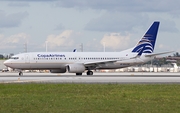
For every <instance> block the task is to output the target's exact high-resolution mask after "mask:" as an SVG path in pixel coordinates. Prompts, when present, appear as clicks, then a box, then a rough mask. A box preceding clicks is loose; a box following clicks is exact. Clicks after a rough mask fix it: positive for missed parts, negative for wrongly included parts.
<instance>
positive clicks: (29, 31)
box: [0, 0, 180, 54]
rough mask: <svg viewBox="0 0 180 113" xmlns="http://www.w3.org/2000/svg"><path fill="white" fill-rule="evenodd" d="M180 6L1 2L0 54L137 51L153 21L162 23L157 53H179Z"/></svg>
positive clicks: (84, 0) (108, 0) (82, 0)
mask: <svg viewBox="0 0 180 113" xmlns="http://www.w3.org/2000/svg"><path fill="white" fill-rule="evenodd" d="M179 4H180V1H179V0H173V1H172V0H163V1H162V0H161V1H157V0H4V1H3V0H2V1H0V54H8V53H14V54H18V53H22V52H25V51H26V50H27V51H28V52H38V51H41V52H42V51H46V50H47V51H53V52H61V51H63V52H65V51H66V52H71V51H73V49H77V51H81V49H82V48H81V47H82V46H81V45H83V51H85V52H99V51H100V52H102V51H104V50H105V51H108V52H118V51H122V50H124V49H128V48H131V47H133V46H135V45H136V43H137V42H138V40H140V38H141V37H142V36H143V35H144V33H145V32H146V31H147V29H148V28H149V27H150V26H151V24H152V23H153V22H154V21H160V27H159V31H158V36H157V40H156V46H155V50H154V51H155V52H165V51H177V52H180V13H179V12H180V7H179ZM26 48H27V49H26ZM46 48H47V49H46Z"/></svg>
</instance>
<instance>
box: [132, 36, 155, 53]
mask: <svg viewBox="0 0 180 113" xmlns="http://www.w3.org/2000/svg"><path fill="white" fill-rule="evenodd" d="M153 46H154V40H153V36H152V35H145V36H144V37H143V38H142V39H141V40H140V41H139V43H138V44H137V45H136V47H135V48H134V49H133V50H132V52H136V53H138V52H139V51H141V49H142V47H144V49H143V53H152V52H153V51H154V47H153Z"/></svg>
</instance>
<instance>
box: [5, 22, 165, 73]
mask: <svg viewBox="0 0 180 113" xmlns="http://www.w3.org/2000/svg"><path fill="white" fill-rule="evenodd" d="M158 28H159V22H154V23H153V24H152V26H151V27H150V28H149V29H148V31H147V32H146V33H145V35H144V36H143V37H142V38H141V39H140V41H139V42H138V43H137V44H136V45H135V47H133V48H130V49H127V50H124V51H121V52H30V53H21V54H17V55H14V56H13V57H11V58H10V59H8V60H6V61H5V62H4V65H6V66H7V67H11V68H13V69H18V70H19V75H23V73H22V70H50V72H51V73H65V72H66V71H68V72H69V73H76V75H82V73H83V72H84V71H86V70H87V75H93V71H92V70H95V69H118V68H124V67H128V66H132V65H137V64H141V63H145V62H147V61H150V60H151V59H153V58H154V57H155V56H156V55H160V54H166V53H169V52H164V53H157V54H154V53H153V51H154V47H155V42H156V36H157V32H158Z"/></svg>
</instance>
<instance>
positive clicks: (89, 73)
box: [76, 71, 93, 75]
mask: <svg viewBox="0 0 180 113" xmlns="http://www.w3.org/2000/svg"><path fill="white" fill-rule="evenodd" d="M86 74H87V75H93V72H92V71H87V73H86ZM76 75H82V73H76Z"/></svg>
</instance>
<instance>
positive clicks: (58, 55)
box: [37, 54, 65, 57]
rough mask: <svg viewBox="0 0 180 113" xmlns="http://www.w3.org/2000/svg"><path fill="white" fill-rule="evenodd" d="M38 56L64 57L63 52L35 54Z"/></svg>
mask: <svg viewBox="0 0 180 113" xmlns="http://www.w3.org/2000/svg"><path fill="white" fill-rule="evenodd" d="M37 56H38V57H65V55H63V54H37Z"/></svg>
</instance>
